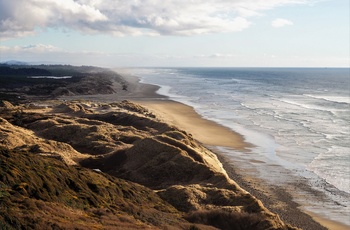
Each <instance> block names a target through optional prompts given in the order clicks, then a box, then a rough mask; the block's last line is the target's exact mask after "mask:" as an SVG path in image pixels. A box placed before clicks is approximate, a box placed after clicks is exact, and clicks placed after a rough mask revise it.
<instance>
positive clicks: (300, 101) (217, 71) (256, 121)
mask: <svg viewBox="0 0 350 230" xmlns="http://www.w3.org/2000/svg"><path fill="white" fill-rule="evenodd" d="M133 71H134V72H133V73H134V74H135V75H137V76H139V77H140V78H141V81H142V82H144V83H149V84H155V85H158V86H160V89H159V91H158V93H159V94H163V95H166V96H169V97H170V99H173V100H176V101H179V102H182V103H185V104H188V105H190V106H192V107H194V108H195V110H196V111H197V112H198V113H199V114H200V115H202V116H203V117H204V118H206V119H209V120H213V121H215V122H217V123H219V124H221V125H223V126H226V127H228V128H230V129H232V130H234V131H236V132H238V133H240V134H241V135H243V137H244V138H245V141H246V142H248V143H251V144H252V145H253V147H252V148H250V149H249V153H247V152H238V151H235V150H233V149H229V148H225V147H220V146H218V147H217V148H219V149H220V151H221V152H223V153H225V154H226V155H227V156H228V157H230V158H231V159H232V160H233V161H236V162H239V165H240V168H241V169H244V168H247V169H248V168H250V169H251V168H254V170H255V176H259V177H261V178H262V179H264V180H265V181H267V182H268V183H271V184H274V185H279V186H284V187H285V188H287V189H293V193H295V194H297V196H296V197H294V199H295V200H296V201H300V202H301V203H303V204H304V206H305V207H304V208H306V209H308V210H309V211H312V212H316V213H318V214H321V215H324V216H325V217H327V218H330V219H333V220H336V221H340V222H343V223H345V224H347V225H349V226H350V74H349V69H348V68H147V69H135V70H133ZM252 160H254V161H252ZM254 162H255V163H254ZM247 171H249V170H247ZM250 171H251V170H250ZM300 183H303V184H304V186H299V185H300ZM305 185H306V187H307V186H309V187H310V188H306V187H305Z"/></svg>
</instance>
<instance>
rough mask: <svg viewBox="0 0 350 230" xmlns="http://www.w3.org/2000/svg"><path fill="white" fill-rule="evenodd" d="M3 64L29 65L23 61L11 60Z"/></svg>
mask: <svg viewBox="0 0 350 230" xmlns="http://www.w3.org/2000/svg"><path fill="white" fill-rule="evenodd" d="M1 64H6V65H28V64H29V63H28V62H23V61H16V60H10V61H6V62H1Z"/></svg>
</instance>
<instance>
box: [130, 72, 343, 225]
mask: <svg viewBox="0 0 350 230" xmlns="http://www.w3.org/2000/svg"><path fill="white" fill-rule="evenodd" d="M132 79H133V80H132V85H133V86H132V87H134V88H136V89H138V90H137V91H136V94H132V95H126V96H125V98H124V99H128V100H131V101H133V102H135V103H138V104H141V105H143V106H145V107H146V108H147V109H149V110H150V111H152V112H153V113H154V114H156V115H157V116H158V117H160V118H161V119H162V120H164V121H165V122H168V123H170V124H173V125H175V126H177V127H179V128H180V129H183V130H184V131H186V132H188V133H190V134H192V135H193V137H194V138H195V139H197V140H198V141H200V142H201V143H203V144H204V145H205V146H207V147H208V148H210V149H211V150H212V151H213V152H215V153H216V154H217V155H218V157H219V159H220V161H221V162H222V164H223V165H224V168H225V170H226V171H227V173H228V175H229V176H230V177H231V178H232V179H233V180H235V181H236V182H237V183H238V184H239V185H240V186H241V187H242V188H243V189H245V190H247V191H248V192H249V193H251V194H252V195H254V196H255V197H257V198H258V199H260V200H261V201H262V202H263V203H264V205H265V206H266V207H267V208H269V209H270V210H272V211H273V212H275V213H277V214H279V215H280V217H281V218H282V220H283V221H285V222H286V223H289V224H292V225H294V226H297V227H299V228H302V229H331V230H333V229H334V230H346V229H349V227H348V226H346V225H343V224H341V223H338V222H335V221H332V220H329V219H327V218H324V217H322V216H318V215H317V214H314V213H310V212H308V213H306V212H303V211H302V205H301V204H298V203H296V202H294V201H293V200H292V195H291V191H287V189H285V188H283V187H280V186H278V185H276V186H274V187H271V186H270V185H268V184H267V183H265V182H264V181H262V180H261V179H259V178H258V177H252V176H248V175H247V174H246V173H245V172H242V171H238V170H236V169H235V165H233V164H232V161H230V160H229V159H228V157H227V156H225V154H224V153H222V152H220V150H219V149H217V148H215V146H223V147H228V148H233V149H235V150H238V151H247V148H249V146H250V144H249V143H247V142H245V141H244V138H243V137H242V136H241V135H240V134H239V133H235V132H233V131H232V130H230V129H228V128H226V127H223V126H221V125H219V124H217V123H215V122H213V121H209V120H207V119H204V118H203V117H201V116H200V115H199V114H198V113H197V112H196V111H195V110H194V109H193V108H192V107H190V106H188V105H185V104H182V103H179V102H175V101H172V100H169V99H168V98H166V97H164V96H161V95H158V94H157V93H156V91H157V89H158V88H159V87H158V86H152V85H147V84H139V83H137V82H135V78H132ZM134 84H136V85H134ZM128 96H131V97H128Z"/></svg>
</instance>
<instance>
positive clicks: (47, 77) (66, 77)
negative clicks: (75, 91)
mask: <svg viewBox="0 0 350 230" xmlns="http://www.w3.org/2000/svg"><path fill="white" fill-rule="evenodd" d="M27 78H32V79H58V80H59V79H69V78H72V76H61V77H55V76H30V77H27Z"/></svg>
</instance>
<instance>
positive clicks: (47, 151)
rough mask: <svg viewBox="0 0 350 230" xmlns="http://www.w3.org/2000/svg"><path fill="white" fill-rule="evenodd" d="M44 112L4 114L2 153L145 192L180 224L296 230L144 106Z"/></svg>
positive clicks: (79, 106) (84, 105)
mask: <svg viewBox="0 0 350 230" xmlns="http://www.w3.org/2000/svg"><path fill="white" fill-rule="evenodd" d="M39 110H40V109H37V110H35V109H26V108H25V107H21V108H18V107H17V108H16V107H11V108H4V107H3V109H2V115H1V116H2V118H0V119H1V120H0V146H3V147H4V148H8V149H10V150H13V149H16V150H17V151H18V150H21V151H27V152H32V153H33V154H36V155H40V156H41V157H55V158H58V159H59V160H60V161H63V162H65V163H66V164H67V165H68V166H67V167H73V166H69V165H81V166H83V167H84V168H91V169H95V170H96V169H98V170H100V171H102V172H104V173H106V174H108V175H112V176H114V177H117V178H122V179H126V180H128V181H132V182H135V183H137V184H140V185H142V186H145V187H148V188H150V189H152V192H153V193H155V194H154V195H155V196H157V197H160V198H161V200H163V201H165V202H166V203H167V204H170V205H171V206H170V205H169V206H170V207H174V208H175V209H176V213H177V215H180V216H181V218H180V219H181V221H183V223H186V222H187V221H189V222H193V223H199V224H204V225H209V226H212V227H217V228H220V229H293V228H292V227H290V226H287V225H285V224H284V223H283V222H282V221H281V220H280V218H279V217H278V216H277V215H276V214H273V213H271V212H270V211H269V210H267V209H266V208H265V207H264V206H263V204H262V203H261V202H260V201H259V200H257V199H256V198H254V197H253V196H251V195H250V194H249V193H247V192H246V191H244V190H243V189H241V188H240V187H239V186H238V185H237V184H236V183H235V182H234V181H233V180H231V179H230V178H229V177H228V176H227V174H226V172H225V170H224V169H223V167H222V165H221V163H220V162H219V160H218V159H217V157H216V155H215V154H214V153H212V152H211V151H209V150H208V149H206V148H205V147H203V146H202V145H200V144H199V143H198V142H197V141H196V140H195V139H193V137H192V136H191V135H189V134H187V133H186V132H184V131H182V130H179V129H177V128H176V127H173V126H171V125H169V124H166V123H164V122H162V121H160V120H159V119H157V118H156V116H155V115H154V114H151V113H149V112H148V111H147V109H145V108H143V107H141V106H139V105H135V104H133V103H131V102H127V101H123V102H120V103H112V104H98V103H91V102H76V103H73V102H70V103H64V104H60V105H58V104H56V105H55V106H53V107H52V108H50V109H46V110H44V111H41V110H40V112H39ZM84 170H85V169H84ZM185 219H186V220H187V221H186V220H185ZM177 221H178V222H181V221H180V220H178V219H177ZM174 223H175V222H174ZM167 224H169V223H167ZM155 226H159V225H155ZM184 226H185V225H184ZM186 226H187V227H188V225H186ZM197 227H199V228H205V227H204V226H200V225H198V226H197Z"/></svg>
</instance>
